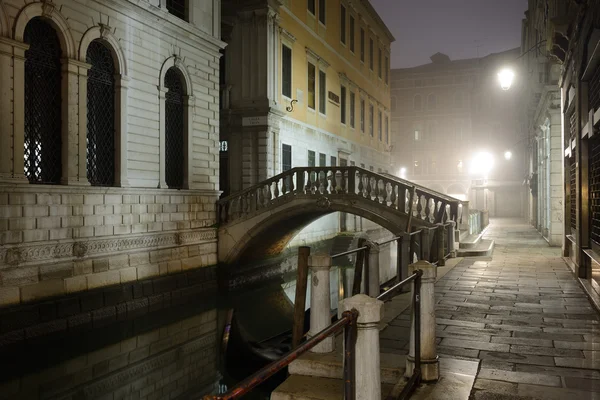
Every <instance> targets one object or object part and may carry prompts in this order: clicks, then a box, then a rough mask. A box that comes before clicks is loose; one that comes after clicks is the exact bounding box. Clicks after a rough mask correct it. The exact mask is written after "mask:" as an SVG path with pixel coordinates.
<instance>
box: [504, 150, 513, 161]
mask: <svg viewBox="0 0 600 400" xmlns="http://www.w3.org/2000/svg"><path fill="white" fill-rule="evenodd" d="M504 158H505V159H507V160H510V159H511V158H512V152H511V151H505V152H504Z"/></svg>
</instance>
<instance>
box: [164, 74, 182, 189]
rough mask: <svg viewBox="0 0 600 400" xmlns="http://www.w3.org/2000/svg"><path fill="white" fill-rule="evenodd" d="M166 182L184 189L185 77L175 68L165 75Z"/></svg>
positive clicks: (169, 185)
mask: <svg viewBox="0 0 600 400" xmlns="http://www.w3.org/2000/svg"><path fill="white" fill-rule="evenodd" d="M165 87H166V88H167V93H166V94H165V180H166V183H167V186H168V187H169V188H174V189H180V188H182V187H183V162H184V154H183V139H184V118H183V112H184V104H183V95H184V92H183V77H182V76H181V73H180V72H179V71H178V70H177V68H175V67H171V68H169V69H168V70H167V73H166V74H165Z"/></svg>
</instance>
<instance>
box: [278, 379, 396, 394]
mask: <svg viewBox="0 0 600 400" xmlns="http://www.w3.org/2000/svg"><path fill="white" fill-rule="evenodd" d="M393 386H394V385H391V384H387V383H382V385H381V393H382V395H381V398H382V399H385V398H386V396H387V394H388V393H389V392H390V391H391V390H392V389H393ZM343 398H344V381H343V380H342V379H332V378H322V377H315V376H305V375H292V376H290V377H289V378H287V379H286V380H285V382H283V383H282V384H281V385H279V386H278V387H277V389H275V391H274V392H273V393H271V400H339V399H343ZM373 400H375V399H373Z"/></svg>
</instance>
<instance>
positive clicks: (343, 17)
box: [340, 3, 348, 46]
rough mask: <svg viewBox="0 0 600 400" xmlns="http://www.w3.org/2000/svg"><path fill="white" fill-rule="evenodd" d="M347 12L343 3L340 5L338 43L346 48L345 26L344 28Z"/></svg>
mask: <svg viewBox="0 0 600 400" xmlns="http://www.w3.org/2000/svg"><path fill="white" fill-rule="evenodd" d="M347 14H348V10H347V9H346V6H344V4H343V3H340V42H341V43H342V45H343V46H346V36H347V31H346V29H347V26H346V18H347Z"/></svg>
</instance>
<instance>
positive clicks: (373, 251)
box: [366, 242, 380, 297]
mask: <svg viewBox="0 0 600 400" xmlns="http://www.w3.org/2000/svg"><path fill="white" fill-rule="evenodd" d="M367 246H369V270H368V271H366V273H367V274H369V280H368V281H369V287H368V288H366V289H367V293H368V294H369V296H371V297H377V296H379V252H380V249H379V245H378V244H377V243H374V242H368V243H367Z"/></svg>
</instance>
